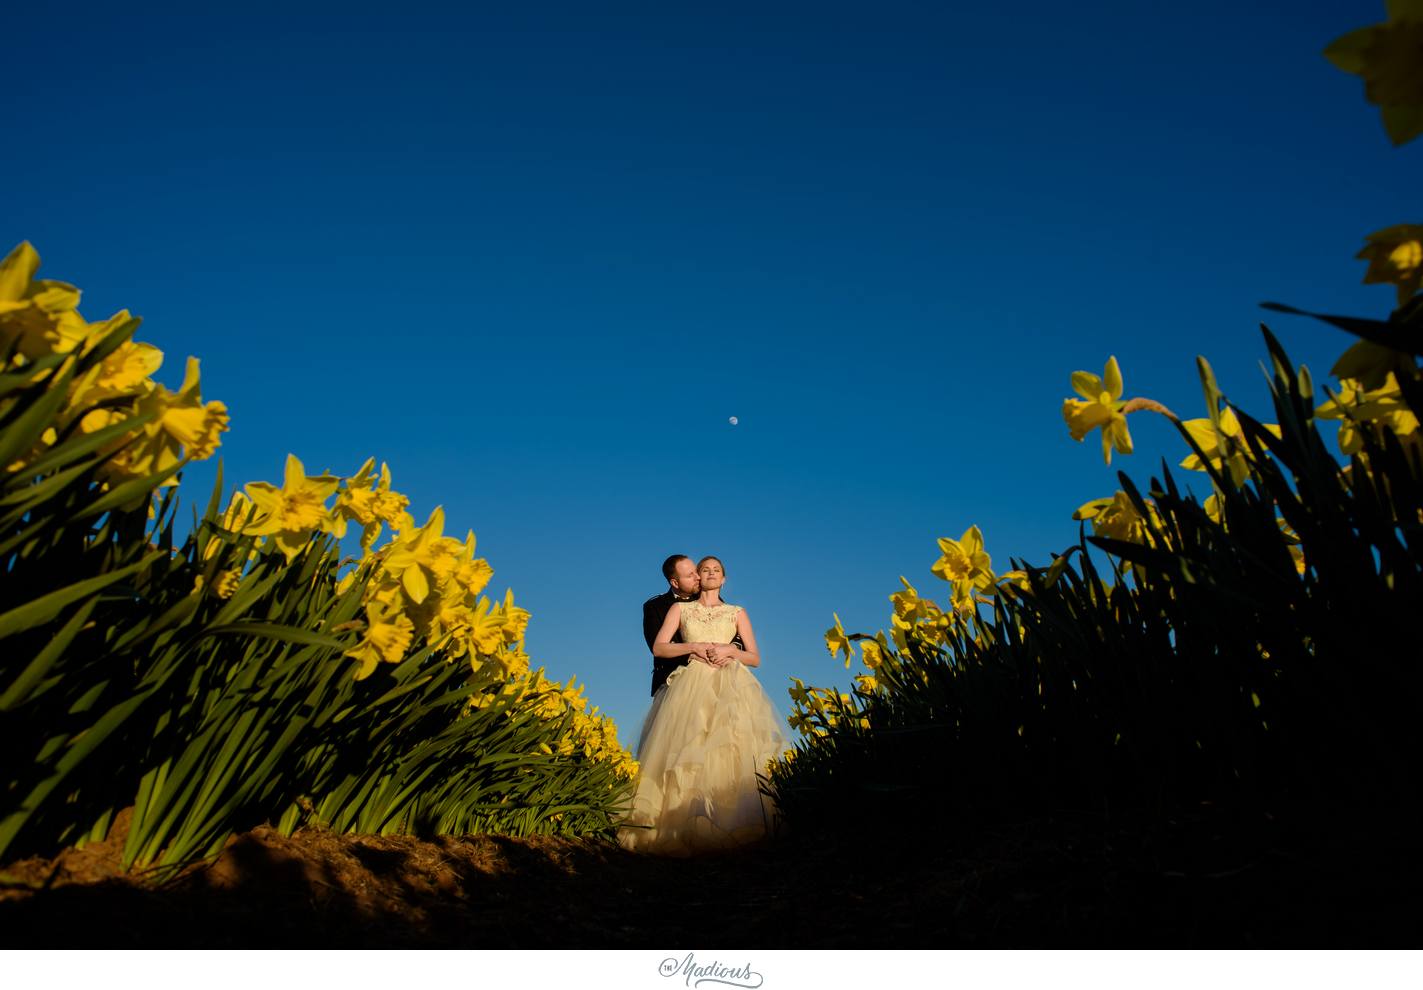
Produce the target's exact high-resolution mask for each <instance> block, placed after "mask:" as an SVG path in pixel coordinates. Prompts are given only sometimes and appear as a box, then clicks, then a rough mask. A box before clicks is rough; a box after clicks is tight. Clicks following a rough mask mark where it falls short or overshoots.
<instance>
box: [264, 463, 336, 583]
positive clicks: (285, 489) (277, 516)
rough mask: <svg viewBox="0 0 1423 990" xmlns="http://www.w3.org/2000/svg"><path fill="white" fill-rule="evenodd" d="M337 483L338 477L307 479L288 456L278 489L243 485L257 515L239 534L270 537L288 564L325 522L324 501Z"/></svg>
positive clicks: (311, 477)
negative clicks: (254, 506)
mask: <svg viewBox="0 0 1423 990" xmlns="http://www.w3.org/2000/svg"><path fill="white" fill-rule="evenodd" d="M340 483H341V480H340V479H339V478H336V477H333V476H331V475H329V474H322V475H312V476H310V477H308V476H307V474H306V468H305V467H303V466H302V463H301V461H299V460H297V458H296V455H295V454H288V455H287V464H286V472H285V475H284V476H283V479H282V487H281V488H277V487H276V486H275V485H271V484H268V483H267V482H265V481H254V482H251V483H250V484H248V485H245V486H244V487H245V489H246V491H247V497H248V498H250V499H251V500H252V502H253V504H255V505H256V506H257V509H258V513H259V514H258V516H257V518H256V519H255V520H254V521H253V522H251V523H249V524H248V525H247V526H246V527H245V528H244V529H243V530H242V532H243V533H244V534H246V535H249V536H272V537H273V542H275V543H276V545H277V548H278V549H279V550H281V551H282V553H283V554H284V555H285V556H286V558H287V560H288V561H291V560H292V559H293V558H295V557H296V555H297V554H298V553H300V552H301V550H302V548H303V547H305V546H306V543H307V541H308V540H309V539H310V537H311V534H312V532H314V531H315V530H317V529H319V528H321V527H322V525H323V524H324V523H325V522H326V521H327V514H326V500H327V499H328V498H330V497H331V495H332V494H333V493H334V492H335V491H336V488H337V486H338V485H340Z"/></svg>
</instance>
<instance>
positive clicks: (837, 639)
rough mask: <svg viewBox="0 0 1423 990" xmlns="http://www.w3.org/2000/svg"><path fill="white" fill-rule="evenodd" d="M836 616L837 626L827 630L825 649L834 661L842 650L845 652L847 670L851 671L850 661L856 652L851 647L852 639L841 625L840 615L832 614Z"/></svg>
mask: <svg viewBox="0 0 1423 990" xmlns="http://www.w3.org/2000/svg"><path fill="white" fill-rule="evenodd" d="M832 614H833V615H834V616H835V625H833V626H832V627H830V628H829V629H827V630H825V648H826V649H827V650H829V651H830V656H831V658H832V659H833V658H834V657H835V656H836V655H837V654H838V653H839V652H840V651H841V650H844V651H845V669H846V670H849V669H850V660H851V659H852V658H853V657H854V652H853V650H852V648H851V646H850V637H849V636H847V635H846V634H845V627H844V626H842V625H841V624H840V615H839V613H832Z"/></svg>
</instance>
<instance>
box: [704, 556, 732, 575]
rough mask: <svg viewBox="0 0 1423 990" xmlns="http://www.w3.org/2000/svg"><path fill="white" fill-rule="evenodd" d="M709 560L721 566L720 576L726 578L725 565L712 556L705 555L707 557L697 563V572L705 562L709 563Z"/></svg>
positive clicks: (719, 559)
mask: <svg viewBox="0 0 1423 990" xmlns="http://www.w3.org/2000/svg"><path fill="white" fill-rule="evenodd" d="M709 560H714V561H716V562H717V563H718V564H721V576H722V577H726V565H725V564H722V563H721V558H720V557H713V556H711V555H707V556H705V557H703V558H702V559H701V560H699V561H697V570H701V569H702V565H703V564H705V563H706V562H707V561H709Z"/></svg>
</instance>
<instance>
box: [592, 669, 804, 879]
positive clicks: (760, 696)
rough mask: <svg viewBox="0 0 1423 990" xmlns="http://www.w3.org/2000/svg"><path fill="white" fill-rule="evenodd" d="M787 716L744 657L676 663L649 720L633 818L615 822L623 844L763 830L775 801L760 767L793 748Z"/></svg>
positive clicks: (689, 851) (653, 844) (679, 846)
mask: <svg viewBox="0 0 1423 990" xmlns="http://www.w3.org/2000/svg"><path fill="white" fill-rule="evenodd" d="M783 725H784V723H783V722H782V720H781V717H780V715H779V714H778V713H777V711H776V708H775V706H774V705H773V704H772V703H771V699H770V698H769V697H768V696H767V694H766V692H765V690H764V689H763V688H762V687H761V682H760V681H758V680H757V679H756V675H755V674H753V673H751V671H750V670H749V669H747V668H746V667H745V666H744V665H742V664H739V663H732V664H728V665H727V666H725V667H719V668H718V667H710V666H708V665H707V664H704V663H700V662H698V661H695V660H694V661H692V662H690V663H688V664H687V665H686V666H685V667H678V668H677V669H676V670H674V671H673V672H672V674H671V676H670V677H668V678H667V683H666V685H665V686H663V687H662V688H660V689H659V690H658V692H657V694H656V696H655V697H654V698H653V699H652V707H651V708H650V709H649V710H648V712H647V718H646V719H644V720H643V723H642V734H641V736H640V737H639V739H638V744H637V760H638V763H639V764H640V767H641V772H640V774H639V778H638V785H637V792H636V794H635V795H634V797H633V801H632V807H631V810H630V811H629V813H628V814H627V816H626V817H625V818H624V819H623V822H622V824H623V825H624V826H634V827H624V828H621V829H619V830H618V842H619V844H620V845H622V847H623V848H624V849H630V850H634V851H636V852H649V853H655V854H659V855H668V856H690V855H693V854H696V853H699V852H711V851H715V850H718V849H728V848H733V847H736V846H741V845H746V844H750V843H754V842H757V841H759V840H761V839H764V838H765V837H767V836H768V835H769V834H770V832H771V831H772V830H773V828H774V826H775V816H776V809H775V805H774V802H773V801H772V800H771V799H770V798H769V797H767V796H765V795H763V794H762V793H761V790H760V783H759V781H758V780H757V778H756V775H757V773H762V774H764V773H765V772H766V764H767V763H768V762H769V761H770V760H773V759H777V758H779V757H780V756H781V755H782V753H784V752H785V750H786V749H788V748H789V743H788V742H787V740H786V733H785V729H784V727H783ZM636 826H649V827H643V828H640V827H636Z"/></svg>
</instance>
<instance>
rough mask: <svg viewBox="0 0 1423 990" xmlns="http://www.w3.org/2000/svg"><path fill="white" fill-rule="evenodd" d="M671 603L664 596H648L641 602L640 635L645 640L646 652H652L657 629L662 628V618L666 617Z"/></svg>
mask: <svg viewBox="0 0 1423 990" xmlns="http://www.w3.org/2000/svg"><path fill="white" fill-rule="evenodd" d="M671 607H672V603H671V602H670V601H668V600H667V599H666V598H665V597H664V596H662V595H658V596H657V597H656V598H649V599H648V600H647V601H645V602H643V603H642V637H643V639H645V640H647V652H648V653H651V652H652V643H653V641H654V640H656V639H657V630H659V629H661V628H662V620H663V619H665V618H667V613H668V611H669V610H670V609H671Z"/></svg>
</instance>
